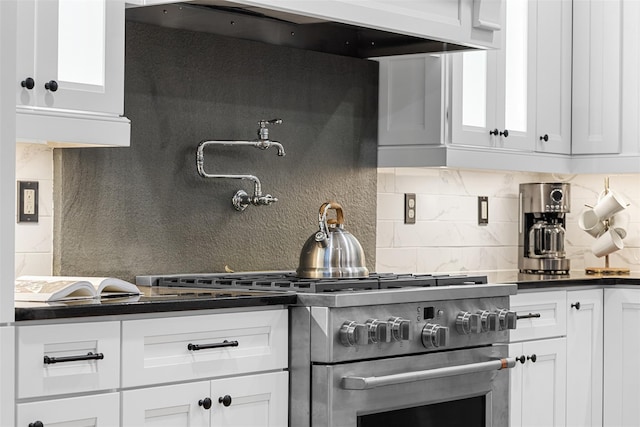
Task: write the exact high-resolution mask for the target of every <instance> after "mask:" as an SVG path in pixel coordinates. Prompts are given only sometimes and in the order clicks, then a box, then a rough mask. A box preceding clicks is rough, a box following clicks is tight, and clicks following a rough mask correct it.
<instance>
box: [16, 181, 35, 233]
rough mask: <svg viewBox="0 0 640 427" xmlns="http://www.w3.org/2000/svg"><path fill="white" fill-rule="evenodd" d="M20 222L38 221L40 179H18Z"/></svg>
mask: <svg viewBox="0 0 640 427" xmlns="http://www.w3.org/2000/svg"><path fill="white" fill-rule="evenodd" d="M18 222H34V223H35V222H38V181H18Z"/></svg>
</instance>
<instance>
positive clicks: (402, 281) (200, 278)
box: [136, 271, 517, 307]
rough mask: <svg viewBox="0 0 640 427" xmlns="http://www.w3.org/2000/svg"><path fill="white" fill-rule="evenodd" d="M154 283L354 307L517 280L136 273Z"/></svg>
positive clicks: (466, 293) (507, 290) (506, 290)
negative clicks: (287, 294)
mask: <svg viewBox="0 0 640 427" xmlns="http://www.w3.org/2000/svg"><path fill="white" fill-rule="evenodd" d="M136 284H137V285H139V286H151V287H169V288H171V287H173V288H175V287H182V288H192V289H222V290H224V289H233V290H243V289H245V290H251V291H270V292H277V291H282V292H294V293H295V294H296V295H297V300H298V304H300V305H304V306H320V307H355V306H371V305H381V304H400V303H406V302H415V301H436V300H451V299H465V298H482V297H490V296H498V295H509V294H515V293H516V291H517V286H516V285H498V284H488V283H487V277H486V276H481V275H473V276H472V275H470V276H466V275H444V274H443V275H437V274H392V273H373V274H370V275H369V277H366V278H323V279H304V278H300V277H298V276H296V273H295V272H293V271H268V272H245V273H201V274H168V275H167V274H165V275H146V276H137V277H136Z"/></svg>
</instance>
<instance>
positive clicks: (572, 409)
mask: <svg viewBox="0 0 640 427" xmlns="http://www.w3.org/2000/svg"><path fill="white" fill-rule="evenodd" d="M567 304H568V308H567V310H568V311H567V426H572V427H586V426H591V427H596V426H602V383H603V356H604V355H603V338H604V335H603V327H604V312H603V292H602V289H589V290H580V291H568V292H567Z"/></svg>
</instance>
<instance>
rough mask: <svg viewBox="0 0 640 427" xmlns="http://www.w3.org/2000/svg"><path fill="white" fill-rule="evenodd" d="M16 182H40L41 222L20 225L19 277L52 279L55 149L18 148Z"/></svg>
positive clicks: (16, 258) (17, 223)
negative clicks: (27, 275)
mask: <svg viewBox="0 0 640 427" xmlns="http://www.w3.org/2000/svg"><path fill="white" fill-rule="evenodd" d="M16 179H17V180H18V181H38V190H39V191H38V193H39V197H38V214H39V215H38V216H39V218H38V222H37V223H33V224H32V223H24V222H17V212H16V257H15V260H16V265H15V274H16V277H17V276H21V275H25V274H34V275H50V274H51V273H52V260H53V148H50V147H47V146H45V145H38V144H17V145H16Z"/></svg>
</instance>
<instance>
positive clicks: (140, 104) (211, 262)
mask: <svg viewBox="0 0 640 427" xmlns="http://www.w3.org/2000/svg"><path fill="white" fill-rule="evenodd" d="M126 31H127V33H126V34H127V37H126V39H127V42H126V61H125V62H126V74H125V79H126V81H125V114H126V116H127V117H128V118H129V119H131V123H132V124H131V147H127V148H82V149H56V150H55V152H54V172H55V180H54V187H55V188H54V193H55V194H54V197H55V199H54V200H55V213H54V218H55V223H54V271H55V273H57V274H68V275H76V274H77V275H85V274H86V275H113V276H117V277H121V278H124V279H128V280H133V277H134V276H135V275H138V274H151V273H153V274H155V273H177V272H220V271H224V268H225V266H228V267H229V268H231V269H233V270H235V271H251V270H270V269H287V270H289V269H295V268H296V267H297V264H298V256H299V251H300V249H301V248H302V245H303V243H304V241H305V240H306V239H307V238H308V237H309V236H310V235H311V234H313V233H314V232H315V230H316V229H317V211H318V208H319V207H320V205H321V204H322V203H323V202H324V201H326V200H332V199H333V200H336V201H338V202H339V203H341V204H342V205H343V207H344V209H345V217H346V228H347V230H349V231H350V232H351V233H353V234H354V235H355V236H356V237H357V238H358V240H359V241H360V243H361V244H362V246H363V247H364V249H365V253H366V257H367V266H368V267H369V269H370V270H372V271H373V269H374V265H375V229H376V143H377V104H378V102H377V97H378V67H377V63H375V62H372V61H367V60H360V59H353V58H346V57H340V56H334V55H328V54H322V53H316V52H310V51H303V50H296V49H289V48H283V47H276V46H271V45H266V44H261V43H257V42H250V41H243V40H236V39H232V38H225V37H220V36H215V35H211V34H204V33H197V32H189V31H180V30H171V29H165V28H160V27H155V26H151V25H145V24H138V23H133V22H128V23H127V27H126ZM276 117H277V118H282V119H283V120H284V123H283V124H282V125H273V126H271V127H270V131H271V132H270V136H271V138H272V139H274V140H277V141H280V142H282V144H283V145H284V148H285V150H286V156H285V157H278V156H277V155H276V150H275V148H270V149H268V150H265V151H262V150H258V149H256V148H253V147H216V146H213V147H207V149H206V150H205V170H206V171H207V172H208V173H224V174H252V175H256V176H258V178H260V180H261V182H262V189H263V193H268V194H272V195H273V196H275V197H277V198H278V199H279V201H278V202H277V203H275V204H274V205H271V206H259V207H256V206H249V207H248V208H247V209H246V210H245V211H244V212H236V211H235V210H234V209H233V207H232V205H231V197H232V195H233V194H234V193H235V192H236V190H238V189H241V188H242V189H245V190H246V191H247V192H248V193H250V194H251V193H253V185H252V184H251V183H250V182H249V181H244V180H242V181H241V180H222V179H205V178H201V177H200V176H199V175H198V173H197V171H196V163H195V153H196V147H197V144H198V142H200V141H201V140H204V139H234V140H235V139H238V140H247V139H254V138H256V130H257V122H258V120H260V119H272V118H276Z"/></svg>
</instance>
